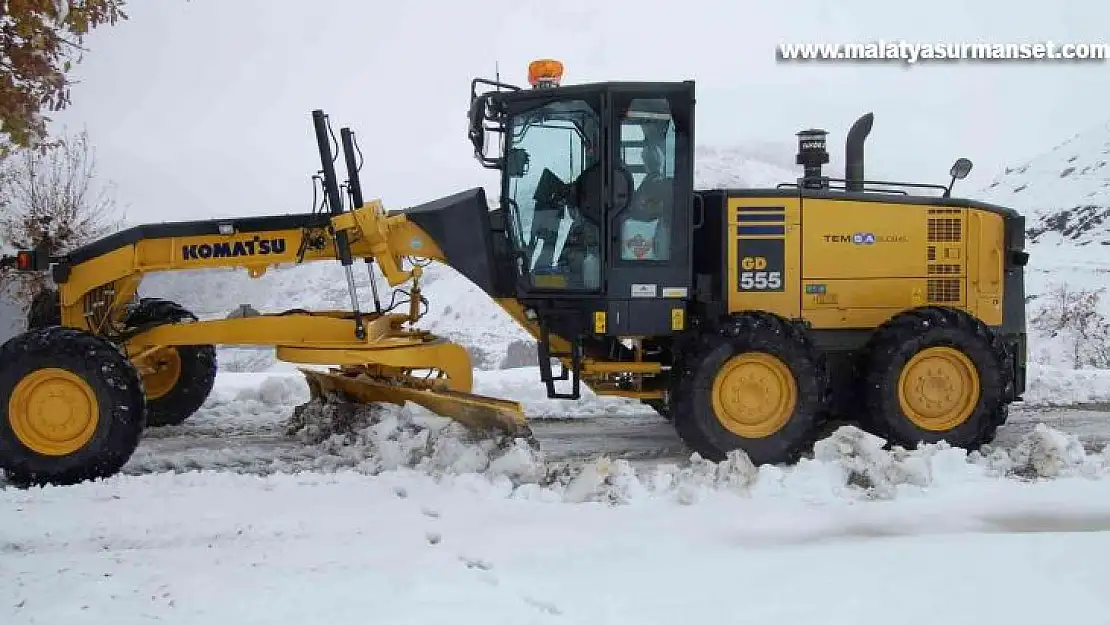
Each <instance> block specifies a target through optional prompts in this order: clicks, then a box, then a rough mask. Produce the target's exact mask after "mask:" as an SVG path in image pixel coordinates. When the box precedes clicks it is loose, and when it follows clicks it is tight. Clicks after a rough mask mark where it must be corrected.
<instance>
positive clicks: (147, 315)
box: [125, 297, 217, 427]
mask: <svg viewBox="0 0 1110 625" xmlns="http://www.w3.org/2000/svg"><path fill="white" fill-rule="evenodd" d="M196 320H197V317H196V315H194V314H193V313H191V312H189V311H188V310H186V309H185V308H184V307H182V306H181V305H180V304H177V303H176V302H171V301H169V300H164V299H159V298H154V297H144V298H142V299H140V300H139V303H138V304H137V305H136V306H135V308H134V309H133V310H132V311H131V312H130V313H129V314H128V315H127V317H126V319H125V323H126V324H127V325H128V326H131V327H138V326H144V325H147V324H153V325H160V324H166V323H188V322H190V321H196ZM152 362H153V363H154V364H155V365H156V366H157V367H158V370H157V371H156V372H154V373H148V374H147V375H145V376H143V386H144V387H145V388H146V395H147V426H148V427H162V426H167V425H180V424H181V423H184V422H185V420H186V419H188V418H189V417H191V416H192V415H193V414H194V413H195V412H196V411H197V410H198V409H200V407H201V406H202V405H204V402H205V401H206V400H207V399H208V395H209V394H210V393H211V392H212V387H213V386H214V385H215V383H216V368H217V367H216V348H215V347H214V346H212V345H178V346H170V347H165V348H163V349H161V350H159V351H158V352H157V353H156V354H154V355H153V356H152Z"/></svg>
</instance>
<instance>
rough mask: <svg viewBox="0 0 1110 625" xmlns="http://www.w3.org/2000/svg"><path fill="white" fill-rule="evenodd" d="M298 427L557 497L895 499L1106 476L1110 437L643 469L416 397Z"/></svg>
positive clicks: (828, 448)
mask: <svg viewBox="0 0 1110 625" xmlns="http://www.w3.org/2000/svg"><path fill="white" fill-rule="evenodd" d="M288 433H289V434H290V435H292V436H295V437H297V438H298V439H299V440H300V441H301V442H302V443H304V444H305V445H308V446H311V447H315V448H317V449H318V450H319V451H320V452H321V453H322V455H325V456H328V457H331V458H335V459H337V460H338V462H337V463H336V464H337V465H340V466H343V467H345V468H353V470H354V471H357V472H360V473H364V474H370V475H378V474H381V473H383V472H388V471H397V470H406V471H416V472H418V473H422V474H427V475H430V476H432V477H434V478H436V479H442V480H450V479H452V478H453V477H457V476H481V477H482V478H483V479H485V480H488V481H489V482H491V483H493V484H494V485H496V486H498V487H500V488H508V489H511V491H512V496H514V497H524V498H538V499H543V500H548V501H566V502H586V501H597V502H607V503H627V502H629V501H631V500H632V499H635V498H637V497H641V496H666V497H671V498H673V499H674V500H675V501H677V502H679V503H684V504H690V503H695V502H696V501H697V500H698V499H699V498H700V497H701V496H702V495H704V494H705V493H706V492H707V491H712V490H728V491H734V492H739V493H751V492H753V491H755V490H760V491H768V490H778V489H784V488H785V489H798V488H801V489H803V490H804V489H814V488H816V489H817V491H814V492H815V493H816V492H818V491H823V492H825V493H833V494H835V495H837V496H847V497H850V498H861V499H893V498H895V497H896V496H898V494H899V492H900V491H902V490H904V489H916V490H920V489H925V488H928V487H930V486H931V485H933V483H934V480H935V478H936V476H937V474H938V473H941V474H943V475H945V476H948V477H960V478H962V479H975V478H976V477H979V478H997V477H1006V478H1016V479H1042V478H1057V477H1065V476H1075V475H1078V476H1083V477H1088V478H1096V477H1100V476H1103V475H1106V474H1107V473H1110V446H1108V447H1107V448H1106V450H1104V451H1103V453H1102V454H1101V455H1089V454H1088V453H1087V452H1086V451H1085V450H1084V449H1083V446H1082V445H1081V444H1080V443H1079V441H1078V439H1077V438H1075V437H1074V436H1071V435H1068V434H1064V433H1062V432H1059V431H1056V430H1053V429H1051V428H1049V427H1047V426H1044V425H1043V424H1040V425H1038V426H1037V427H1036V428H1035V429H1034V431H1032V432H1030V433H1029V434H1027V435H1026V436H1025V437H1024V438H1023V439H1022V441H1021V443H1020V444H1019V445H1017V446H1016V447H1015V448H1014V449H1012V450H1006V449H1002V448H990V447H986V448H984V449H983V450H981V451H976V452H971V453H970V454H969V453H968V452H966V451H965V450H962V449H955V448H952V447H950V446H948V445H945V444H936V445H925V446H922V447H921V448H920V449H916V450H905V449H902V448H894V449H893V450H886V449H884V448H883V447H884V443H885V441H883V440H882V439H880V438H878V437H876V436H873V435H871V434H868V433H866V432H864V431H862V430H860V429H858V428H855V427H852V426H844V427H841V428H840V429H838V430H837V431H835V432H834V433H833V434H832V435H830V436H829V437H828V438H825V439H823V440H821V441H819V442H818V443H817V445H816V446H815V449H814V454H813V458H812V459H804V460H802V461H801V462H799V463H798V464H797V465H795V466H792V467H776V466H763V467H755V466H753V465H752V463H751V461H750V460H749V459H748V457H747V456H746V455H744V454H743V453H742V452H734V453H732V454H730V456H729V458H728V459H727V460H725V461H723V462H720V463H714V462H709V461H707V460H705V459H703V458H701V457H699V456H698V455H697V454H694V455H693V456H691V458H690V461H689V462H688V463H684V466H678V465H675V464H668V465H662V466H658V467H653V468H652V469H649V470H645V471H637V470H635V468H634V467H633V465H632V464H631V463H629V462H628V461H626V460H623V459H617V460H613V459H610V458H606V457H602V458H599V459H597V460H595V461H594V462H591V463H586V464H569V463H564V462H549V461H547V460H546V459H545V457H544V454H543V452H542V451H540V450H537V449H535V448H534V447H533V446H531V445H530V444H529V443H528V442H527V441H526V440H524V439H522V438H510V437H507V436H503V435H502V436H496V435H491V436H484V435H475V434H473V433H471V432H469V431H468V430H466V429H465V428H463V427H462V426H461V425H459V424H458V423H455V422H453V421H451V420H449V419H446V418H443V417H439V416H436V415H434V414H432V413H431V412H429V411H427V410H424V409H423V408H420V407H418V406H413V405H411V404H410V405H407V406H406V407H404V408H398V407H394V406H373V407H366V406H356V405H352V404H345V403H332V402H326V401H319V400H316V401H313V402H309V403H308V404H306V405H305V406H303V407H302V408H300V409H298V411H297V414H296V415H295V416H294V417H293V419H292V420H291V421H290V423H289V430H288Z"/></svg>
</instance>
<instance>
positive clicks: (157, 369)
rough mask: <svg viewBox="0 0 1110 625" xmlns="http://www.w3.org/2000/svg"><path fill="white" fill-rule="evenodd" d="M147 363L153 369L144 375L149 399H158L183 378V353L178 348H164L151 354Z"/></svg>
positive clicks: (144, 384)
mask: <svg viewBox="0 0 1110 625" xmlns="http://www.w3.org/2000/svg"><path fill="white" fill-rule="evenodd" d="M145 364H146V365H147V366H148V367H150V368H151V369H152V371H150V372H149V373H147V374H146V375H144V376H143V388H144V389H145V391H146V398H147V399H158V398H160V397H162V396H163V395H165V394H166V393H169V392H170V391H172V390H173V387H174V386H176V385H177V381H178V380H180V379H181V354H180V353H179V352H178V351H177V348H174V347H165V348H162V349H160V350H158V351H157V352H155V353H153V354H151V355H150V357H149V359H148V360H147V362H146V363H145Z"/></svg>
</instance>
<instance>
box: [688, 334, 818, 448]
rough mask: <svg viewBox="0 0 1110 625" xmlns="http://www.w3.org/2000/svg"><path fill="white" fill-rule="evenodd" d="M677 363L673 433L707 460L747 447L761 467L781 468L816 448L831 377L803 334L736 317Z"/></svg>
mask: <svg viewBox="0 0 1110 625" xmlns="http://www.w3.org/2000/svg"><path fill="white" fill-rule="evenodd" d="M679 361H680V363H681V364H680V366H679V367H678V371H677V375H676V376H675V377H674V390H673V394H672V397H673V401H674V410H673V412H672V414H673V416H674V423H675V429H676V430H677V432H678V434H679V436H680V437H681V438H682V440H683V441H684V442H685V443H686V444H687V445H688V446H689V447H690V448H691V449H692V450H693V451H695V452H697V453H698V454H699V455H701V456H702V457H704V458H706V459H709V460H713V461H721V460H724V459H725V458H726V457H727V454H728V452H729V451H732V450H734V449H742V450H743V451H744V452H745V453H746V454H747V455H748V457H749V458H750V459H751V461H752V462H753V463H754V464H756V465H761V464H778V463H789V462H793V461H795V460H797V459H798V458H799V457H800V456H801V455H802V454H803V453H806V452H808V451H809V450H811V449H812V446H813V443H814V442H815V441H816V439H817V436H818V433H819V431H820V428H821V426H822V424H823V422H824V420H825V419H826V418H827V415H828V377H827V374H826V372H825V367H824V364H823V360H822V359H821V357H820V356H819V355H818V354H817V352H816V351H815V350H814V348H813V346H812V345H811V344H810V342H809V340H808V337H806V335H805V333H804V332H803V331H802V330H801V329H799V328H797V327H796V326H794V325H792V324H790V323H788V322H786V321H785V320H783V319H781V318H780V317H777V316H775V315H771V314H766V313H756V312H749V313H745V314H742V315H737V316H735V317H732V318H731V319H729V320H728V321H727V322H725V323H724V324H722V325H721V326H720V327H718V328H717V329H716V330H712V331H707V332H705V333H704V334H703V335H701V336H700V337H698V338H697V340H696V341H694V342H693V345H691V346H690V347H689V348H687V350H686V351H685V352H684V353H683V354H682V355H681V356H680V357H679Z"/></svg>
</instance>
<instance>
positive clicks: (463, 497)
mask: <svg viewBox="0 0 1110 625" xmlns="http://www.w3.org/2000/svg"><path fill="white" fill-rule="evenodd" d="M456 440H457V439H456ZM880 445H881V442H880V441H878V440H876V439H874V438H873V437H870V436H869V435H866V434H863V433H862V432H860V431H858V430H855V429H854V428H843V429H842V430H840V431H838V432H836V433H834V434H833V436H832V437H830V438H829V439H827V440H826V441H825V442H823V443H822V444H821V445H819V446H818V451H817V454H816V458H815V459H813V460H806V461H802V462H801V463H800V464H798V465H797V466H795V467H791V468H779V467H769V466H768V467H762V468H760V469H755V468H754V467H752V466H751V464H750V463H747V462H745V461H744V459H743V457H742V456H738V457H734V458H733V459H732V460H731V461H729V462H725V463H722V464H720V465H713V464H710V463H705V462H699V461H697V460H696V459H695V461H694V462H692V463H691V464H690V465H689V466H687V467H684V468H680V467H678V466H675V465H665V466H659V467H656V468H654V469H652V470H649V471H642V472H636V471H634V470H633V469H632V468H631V466H630V465H629V464H628V463H627V462H625V461H621V460H617V461H609V460H607V459H604V458H603V459H599V460H597V461H596V462H593V463H588V464H586V465H584V466H582V467H580V468H578V469H577V470H575V469H568V468H566V467H562V468H556V469H555V470H551V467H544V466H543V465H542V464H539V465H536V466H535V467H534V468H535V469H536V470H534V471H531V472H528V471H521V470H520V469H522V468H526V467H527V466H529V462H527V461H522V460H521V459H520V458H518V459H517V461H516V462H515V464H514V463H506V466H511V467H512V468H513V469H514V470H508V471H506V470H492V471H486V472H484V473H475V472H472V471H467V470H465V467H464V465H465V463H463V464H454V465H451V464H447V465H440V466H432V465H429V464H428V463H422V464H417V465H415V466H414V467H413V468H407V467H404V466H398V467H396V468H394V469H391V470H386V471H371V472H369V473H368V472H363V471H359V470H342V471H337V472H334V473H301V474H277V475H269V476H248V475H241V474H232V473H212V472H194V473H181V474H170V473H159V474H153V475H145V476H140V477H117V478H113V479H110V480H105V481H102V482H98V483H95V484H85V485H81V486H77V487H70V488H52V487H47V488H42V489H32V490H26V491H21V490H14V489H8V490H4V491H0V510H4V511H5V512H4V514H3V515H2V516H0V531H2V534H0V572H2V574H3V579H4V580H5V581H6V582H7V583H5V584H3V585H0V622H4V623H13V624H24V623H26V624H32V623H58V622H69V623H86V622H87V623H104V622H112V623H117V624H119V625H125V624H129V623H140V622H149V621H152V620H162V621H170V622H173V623H181V624H183V625H188V624H190V623H202V622H205V623H207V622H212V621H213V620H220V621H222V622H236V623H267V624H268V625H276V624H280V623H303V622H327V623H334V624H340V623H366V622H389V623H431V622H439V621H442V620H446V619H448V618H450V619H451V620H459V619H461V620H463V621H464V622H469V621H470V620H478V619H481V621H482V622H483V623H509V622H513V623H518V622H546V621H547V620H550V619H557V620H558V621H559V622H576V623H577V622H582V623H585V622H621V623H625V622H646V623H663V622H677V621H676V619H677V618H678V617H680V616H681V617H683V618H686V619H693V620H696V621H698V622H706V621H712V620H722V619H724V620H728V621H730V622H731V621H737V620H738V618H739V617H738V614H739V613H740V612H742V613H743V615H744V617H743V618H742V619H740V620H744V621H747V620H759V621H768V620H771V621H775V622H780V621H781V622H787V621H789V622H821V623H854V624H863V625H866V624H867V623H887V622H889V614H891V613H892V612H894V611H897V612H898V613H899V622H902V623H941V622H1040V621H1041V620H1044V619H1049V618H1052V619H1061V618H1063V619H1066V620H1067V619H1075V618H1080V617H1081V616H1085V617H1086V618H1088V619H1089V618H1091V616H1092V615H1095V614H1100V613H1101V612H1102V611H1103V610H1104V609H1105V605H1106V604H1105V599H1104V590H1103V581H1104V580H1105V577H1106V575H1107V574H1110V561H1108V560H1106V559H1105V558H1097V557H1096V558H1091V557H1090V555H1091V554H1096V553H1104V552H1105V551H1106V550H1107V549H1108V548H1110V533H1108V532H1107V531H1106V530H1107V529H1108V528H1110V480H1107V479H1106V477H1107V475H1108V474H1110V457H1106V455H1105V454H1103V455H1097V454H1096V455H1087V454H1086V453H1085V452H1084V451H1083V448H1082V447H1080V446H1078V445H1076V444H1075V442H1074V440H1071V439H1069V437H1067V436H1066V435H1063V434H1061V433H1058V432H1053V431H1050V430H1048V429H1045V428H1041V429H1038V430H1036V431H1035V432H1033V433H1032V434H1031V435H1030V436H1028V437H1027V438H1026V441H1023V446H1021V447H1020V448H1019V450H1015V451H1014V452H1012V453H1005V452H1001V451H999V452H997V453H992V454H990V455H987V456H984V455H978V454H975V455H972V456H968V455H967V454H966V453H965V452H963V451H961V450H956V449H952V448H947V447H945V446H931V447H928V448H925V449H923V450H917V451H912V452H895V453H888V452H884V451H882V450H881V449H880ZM463 448H465V445H464V446H462V447H460V449H463ZM522 457H523V456H521V458H522ZM460 468H462V469H463V470H459V469H460ZM452 469H453V470H452ZM980 562H981V563H984V565H983V566H974V565H972V566H969V565H968V563H980ZM986 563H989V564H986ZM684 569H685V570H689V571H696V573H695V574H684ZM1017 570H1020V571H1021V574H1020V575H1001V574H998V573H997V572H1001V571H1017ZM661 585H662V586H661ZM662 587H665V591H663V592H660V590H661V588H662ZM931 588H944V589H945V590H944V592H943V593H942V594H940V595H939V596H940V597H941V598H940V599H938V600H936V601H930V602H929V609H928V610H915V609H906V607H907V606H912V605H917V604H918V603H919V602H920V600H921V596H922V595H921V592H922V589H931ZM1019 596H1036V597H1038V600H1037V601H1034V602H1024V601H1016V600H1013V599H1012V598H1013V597H1019Z"/></svg>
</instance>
